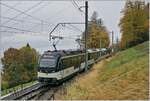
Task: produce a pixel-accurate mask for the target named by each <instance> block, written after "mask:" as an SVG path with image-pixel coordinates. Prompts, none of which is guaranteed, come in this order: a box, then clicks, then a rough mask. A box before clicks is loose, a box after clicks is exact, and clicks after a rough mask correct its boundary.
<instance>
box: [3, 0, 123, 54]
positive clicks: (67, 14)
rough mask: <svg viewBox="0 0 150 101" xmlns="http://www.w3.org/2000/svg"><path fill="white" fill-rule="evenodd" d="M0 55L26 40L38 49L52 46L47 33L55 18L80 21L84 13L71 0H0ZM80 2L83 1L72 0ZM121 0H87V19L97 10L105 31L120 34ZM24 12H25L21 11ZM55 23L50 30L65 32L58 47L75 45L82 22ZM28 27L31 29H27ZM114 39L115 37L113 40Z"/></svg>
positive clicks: (74, 46) (57, 33) (76, 46)
mask: <svg viewBox="0 0 150 101" xmlns="http://www.w3.org/2000/svg"><path fill="white" fill-rule="evenodd" d="M1 2H2V4H1V24H2V26H3V27H1V48H0V52H1V56H2V54H3V52H4V50H6V49H8V48H9V47H15V48H20V47H22V46H24V45H26V43H27V42H29V44H30V45H31V46H32V47H34V48H35V49H37V50H38V51H39V52H40V53H43V52H44V51H46V50H48V49H53V48H52V43H51V42H49V39H48V33H49V32H50V31H51V30H52V29H53V28H54V27H55V25H56V24H57V23H59V22H84V21H85V20H84V13H83V12H80V11H79V10H78V9H77V8H75V7H74V6H73V2H71V1H1ZM76 3H77V4H78V5H79V6H84V1H81V2H80V1H76ZM124 4H125V1H123V0H117V1H115V0H114V1H112V0H110V1H109V0H107V1H89V19H90V16H91V15H92V13H93V11H97V12H98V14H99V18H102V20H103V23H104V25H105V26H106V27H107V29H108V30H109V31H112V30H113V31H114V34H115V38H116V36H119V37H120V35H121V34H120V32H119V31H120V29H119V27H118V23H119V19H120V17H121V13H120V12H121V10H122V9H123V7H124ZM82 10H84V8H83V9H82ZM24 13H25V14H24ZM76 27H77V28H78V29H80V30H77V29H75V28H73V27H71V26H65V27H62V26H60V27H58V29H57V30H56V31H55V32H54V33H53V34H55V35H60V36H66V37H65V38H64V40H60V41H59V43H58V46H57V48H58V49H76V48H78V44H77V43H76V42H75V41H74V40H75V38H77V37H79V36H80V35H81V33H82V32H83V31H84V25H77V26H76ZM27 31H32V32H27ZM114 41H115V40H114Z"/></svg>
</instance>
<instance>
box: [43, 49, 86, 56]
mask: <svg viewBox="0 0 150 101" xmlns="http://www.w3.org/2000/svg"><path fill="white" fill-rule="evenodd" d="M79 53H84V50H58V51H45V52H44V54H43V55H53V56H58V55H60V56H67V55H74V54H79Z"/></svg>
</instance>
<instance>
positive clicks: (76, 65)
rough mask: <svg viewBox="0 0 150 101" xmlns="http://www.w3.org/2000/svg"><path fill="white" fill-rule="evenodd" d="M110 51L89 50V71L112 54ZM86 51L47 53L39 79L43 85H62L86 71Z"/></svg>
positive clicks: (38, 72) (41, 63)
mask: <svg viewBox="0 0 150 101" xmlns="http://www.w3.org/2000/svg"><path fill="white" fill-rule="evenodd" d="M110 52H111V51H110V49H106V48H103V49H101V50H100V49H88V50H87V69H89V68H91V67H92V65H93V64H94V63H95V62H97V61H98V60H100V59H101V58H102V57H103V56H105V55H108V54H110ZM85 55H86V53H85V50H65V51H64V50H59V51H45V52H44V53H43V54H42V55H41V57H40V59H39V65H38V70H37V79H38V81H39V82H41V83H46V84H60V83H62V82H64V81H65V80H67V79H68V78H70V77H72V76H74V75H75V74H77V73H79V72H82V71H84V70H85V57H86V56H85Z"/></svg>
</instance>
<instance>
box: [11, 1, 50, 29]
mask: <svg viewBox="0 0 150 101" xmlns="http://www.w3.org/2000/svg"><path fill="white" fill-rule="evenodd" d="M48 4H49V2H48V3H46V4H44V5H43V6H41V7H39V8H38V9H35V10H34V11H32V14H33V13H35V12H38V11H40V10H41V8H44V7H45V6H46V5H48ZM39 9H40V10H39ZM30 13H31V12H30ZM27 17H28V16H27V15H26V16H24V17H23V18H22V19H25V20H26V18H27ZM23 22H24V21H23ZM28 22H29V21H28ZM15 24H16V23H14V24H13V25H15ZM43 24H46V23H43ZM13 25H12V26H13Z"/></svg>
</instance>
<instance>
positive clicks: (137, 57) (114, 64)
mask: <svg viewBox="0 0 150 101" xmlns="http://www.w3.org/2000/svg"><path fill="white" fill-rule="evenodd" d="M148 45H149V43H148V42H144V43H142V44H140V45H137V46H135V47H133V48H129V49H127V50H124V51H121V52H119V53H118V54H117V55H116V56H115V57H113V59H112V60H111V61H108V62H107V61H106V64H105V68H104V72H103V76H102V77H100V80H102V81H105V79H106V78H108V77H111V76H110V75H112V74H113V73H114V72H116V71H117V72H119V71H120V74H118V75H121V74H122V73H125V72H127V71H129V70H131V69H134V68H137V67H138V66H140V65H138V63H140V62H142V61H141V58H144V59H146V60H147V61H146V63H148V58H149V57H148V56H149V46H148ZM132 61H133V62H134V63H131V64H133V66H130V62H132ZM118 75H116V76H118Z"/></svg>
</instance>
